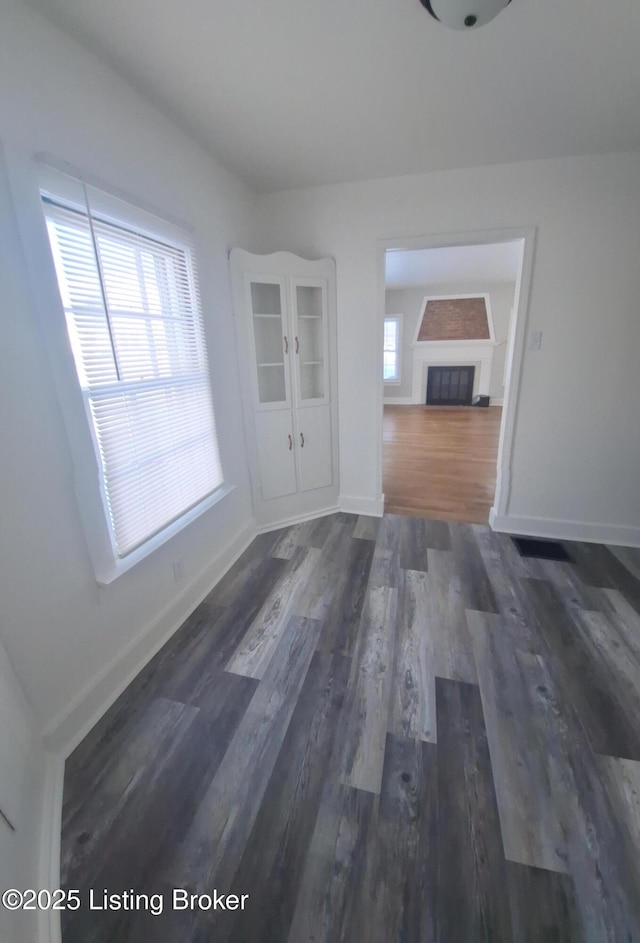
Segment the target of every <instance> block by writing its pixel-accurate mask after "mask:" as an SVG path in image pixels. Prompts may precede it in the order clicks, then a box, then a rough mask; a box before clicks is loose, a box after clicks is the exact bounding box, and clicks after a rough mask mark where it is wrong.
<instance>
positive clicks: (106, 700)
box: [44, 522, 256, 757]
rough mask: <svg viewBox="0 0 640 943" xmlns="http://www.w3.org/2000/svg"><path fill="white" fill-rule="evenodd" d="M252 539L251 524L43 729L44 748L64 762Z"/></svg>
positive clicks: (253, 527) (253, 530)
mask: <svg viewBox="0 0 640 943" xmlns="http://www.w3.org/2000/svg"><path fill="white" fill-rule="evenodd" d="M255 535H256V529H255V526H254V524H253V522H251V524H249V525H247V526H246V527H245V528H244V529H243V530H242V531H241V532H240V533H239V534H238V535H237V536H236V537H235V538H234V539H233V540H232V541H230V543H229V544H227V546H226V547H224V548H223V549H222V550H221V551H220V552H219V553H218V554H216V556H215V557H214V559H213V560H212V561H211V562H210V563H209V564H207V566H206V567H205V568H204V569H203V570H201V571H200V573H199V574H198V575H197V576H196V577H195V579H193V580H192V581H191V582H190V583H189V584H188V586H186V587H185V588H184V589H183V590H182V592H181V593H180V594H179V595H178V596H177V597H176V598H175V599H173V600H172V602H171V603H170V604H169V605H168V606H167V607H166V608H165V609H164V610H163V611H162V612H161V613H160V614H159V615H158V616H156V618H155V619H154V621H153V622H152V623H151V624H150V625H148V626H146V627H145V628H144V629H143V630H142V631H141V632H139V633H138V635H137V636H136V637H135V638H134V639H133V640H132V641H131V642H130V643H129V645H128V646H127V647H126V648H125V650H124V651H121V652H120V653H119V654H118V656H117V657H116V658H115V659H114V660H113V661H112V662H111V663H110V664H109V665H107V667H106V668H104V669H103V670H102V671H101V672H99V674H97V675H96V676H95V677H94V678H93V679H92V680H91V681H90V682H89V684H88V685H86V686H85V688H84V689H83V690H82V691H81V692H80V694H79V695H78V696H77V697H75V698H74V700H73V701H72V703H71V704H70V706H69V707H67V708H66V709H65V711H64V712H62V713H61V714H59V715H58V716H57V717H54V719H53V720H52V721H51V722H50V723H49V724H48V725H47V727H46V728H45V731H44V741H45V746H46V747H47V749H48V750H51V751H52V752H53V753H55V754H61V755H62V756H63V757H66V756H68V755H69V753H70V752H71V751H72V750H73V749H74V748H75V747H76V746H77V745H78V743H80V741H81V740H82V739H83V738H84V737H85V736H86V735H87V733H88V732H89V731H90V730H91V728H92V727H93V726H94V725H95V724H96V723H97V721H98V720H99V719H100V717H102V715H103V714H104V713H105V711H107V710H108V709H109V707H111V705H112V704H113V702H114V701H115V700H116V698H117V697H119V695H120V694H121V693H122V692H123V691H124V689H125V688H126V687H127V685H128V684H130V682H131V681H133V679H134V678H135V677H136V675H137V674H138V673H139V672H140V671H142V669H143V668H144V666H145V665H146V664H147V662H148V661H149V660H150V659H151V658H152V657H153V656H154V655H155V654H156V652H157V651H159V650H160V649H161V648H162V646H163V645H164V644H165V642H166V641H168V639H170V638H171V636H172V635H173V634H174V632H176V631H177V630H178V629H179V628H180V626H181V625H182V623H183V622H184V621H185V619H187V618H188V616H190V615H191V613H192V612H193V610H194V609H195V608H196V606H198V605H199V604H200V603H201V602H202V600H203V599H204V598H205V596H207V595H208V593H209V592H210V591H211V589H212V588H213V587H214V586H215V584H216V583H217V582H218V580H220V579H221V578H222V577H223V576H224V574H225V573H226V572H227V570H228V569H229V568H230V567H231V566H232V565H233V564H234V563H235V561H236V560H237V559H238V557H239V556H240V555H241V554H242V553H243V552H244V551H245V550H246V548H247V547H248V546H249V544H250V543H251V541H252V540H253V539H254V537H255Z"/></svg>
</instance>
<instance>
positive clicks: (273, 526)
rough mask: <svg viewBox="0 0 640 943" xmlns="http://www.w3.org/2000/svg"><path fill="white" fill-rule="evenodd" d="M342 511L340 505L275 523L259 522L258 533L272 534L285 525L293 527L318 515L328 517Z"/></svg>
mask: <svg viewBox="0 0 640 943" xmlns="http://www.w3.org/2000/svg"><path fill="white" fill-rule="evenodd" d="M338 511H340V508H339V507H338V505H337V504H336V505H334V506H333V507H330V508H323V510H322V511H311V512H310V513H309V514H296V515H294V516H293V517H287V518H284V519H283V520H280V521H277V522H275V523H268V524H259V525H258V526H257V527H256V534H270V533H271V532H272V531H274V530H282V528H283V527H292V526H293V525H294V524H304V522H305V521H313V520H314V519H315V518H317V517H328V516H329V515H330V514H337V513H338Z"/></svg>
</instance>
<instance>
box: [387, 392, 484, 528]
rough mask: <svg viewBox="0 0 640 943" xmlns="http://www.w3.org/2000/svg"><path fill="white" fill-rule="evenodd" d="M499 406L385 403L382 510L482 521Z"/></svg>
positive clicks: (390, 512) (478, 522) (442, 518)
mask: <svg viewBox="0 0 640 943" xmlns="http://www.w3.org/2000/svg"><path fill="white" fill-rule="evenodd" d="M501 419H502V407H501V406H489V407H488V408H486V409H483V408H481V409H475V408H472V407H470V406H385V407H384V419H383V426H382V440H383V441H382V490H383V492H384V498H385V501H384V509H385V511H386V513H387V514H408V515H410V516H411V517H427V518H436V519H438V520H444V521H466V522H467V523H471V524H486V523H487V521H488V520H489V511H490V510H491V505H492V504H493V499H494V495H495V490H496V468H497V464H498V445H499V442H500V422H501Z"/></svg>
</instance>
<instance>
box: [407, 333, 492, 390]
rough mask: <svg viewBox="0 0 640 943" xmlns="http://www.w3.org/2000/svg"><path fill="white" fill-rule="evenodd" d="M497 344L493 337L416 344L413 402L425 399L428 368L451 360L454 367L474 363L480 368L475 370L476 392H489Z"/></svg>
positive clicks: (414, 347) (414, 348)
mask: <svg viewBox="0 0 640 943" xmlns="http://www.w3.org/2000/svg"><path fill="white" fill-rule="evenodd" d="M497 346H498V345H497V344H496V342H495V341H493V340H471V341H470V340H467V341H423V342H422V343H419V344H414V345H413V387H412V391H411V393H412V396H411V398H412V400H413V402H414V403H424V402H425V399H426V392H427V368H428V367H429V366H440V365H442V364H449V365H450V366H452V367H458V366H466V365H467V364H473V365H474V366H476V367H477V368H478V369H477V370H476V374H475V384H474V390H473V392H474V395H476V394H478V393H481V394H487V395H488V393H489V388H490V383H491V364H492V362H493V354H494V351H495V348H496V347H497Z"/></svg>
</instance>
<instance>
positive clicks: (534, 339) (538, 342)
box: [527, 331, 542, 350]
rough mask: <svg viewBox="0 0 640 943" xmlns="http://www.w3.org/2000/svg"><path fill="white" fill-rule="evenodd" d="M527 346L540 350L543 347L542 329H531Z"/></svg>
mask: <svg viewBox="0 0 640 943" xmlns="http://www.w3.org/2000/svg"><path fill="white" fill-rule="evenodd" d="M527 346H528V348H529V350H540V348H541V347H542V331H531V332H530V334H529V343H528V345H527Z"/></svg>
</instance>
